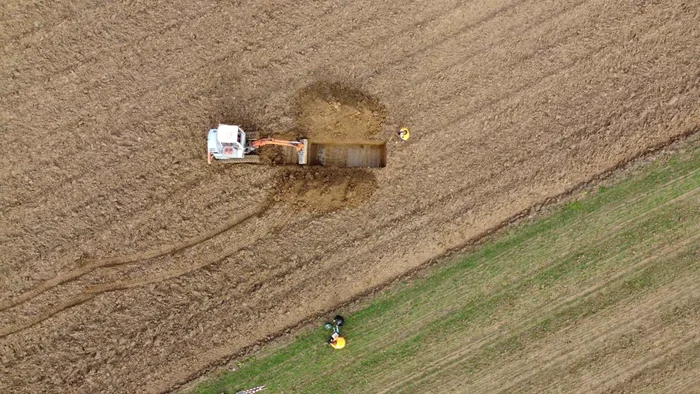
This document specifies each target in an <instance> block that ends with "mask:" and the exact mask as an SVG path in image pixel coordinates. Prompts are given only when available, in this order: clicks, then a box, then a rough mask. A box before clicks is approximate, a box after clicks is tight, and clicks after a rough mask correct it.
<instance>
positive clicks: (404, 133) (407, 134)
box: [399, 127, 411, 141]
mask: <svg viewBox="0 0 700 394" xmlns="http://www.w3.org/2000/svg"><path fill="white" fill-rule="evenodd" d="M399 138H401V139H402V140H404V141H408V139H409V138H411V130H409V129H408V127H402V128H401V130H399Z"/></svg>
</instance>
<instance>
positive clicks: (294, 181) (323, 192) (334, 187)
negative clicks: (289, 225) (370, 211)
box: [272, 167, 378, 212]
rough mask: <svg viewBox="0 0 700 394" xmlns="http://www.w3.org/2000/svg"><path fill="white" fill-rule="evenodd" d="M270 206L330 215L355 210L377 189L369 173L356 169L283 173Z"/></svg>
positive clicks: (305, 170) (306, 170) (290, 171)
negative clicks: (295, 208) (286, 206)
mask: <svg viewBox="0 0 700 394" xmlns="http://www.w3.org/2000/svg"><path fill="white" fill-rule="evenodd" d="M279 179H280V180H279V182H278V184H277V193H276V194H275V195H273V196H272V202H281V201H284V202H286V203H288V204H292V205H294V206H295V207H298V208H303V209H310V210H313V211H321V212H329V211H335V210H339V209H343V208H347V207H354V206H358V205H360V204H362V203H364V202H366V201H367V200H369V198H370V197H371V196H372V194H373V193H374V191H375V190H376V189H377V187H378V184H377V179H376V177H375V176H374V174H373V173H372V172H371V171H368V170H365V169H357V168H325V167H310V168H299V169H293V170H292V169H290V170H286V171H285V172H284V173H283V174H282V176H280V177H279Z"/></svg>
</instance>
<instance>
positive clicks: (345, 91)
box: [296, 82, 387, 140]
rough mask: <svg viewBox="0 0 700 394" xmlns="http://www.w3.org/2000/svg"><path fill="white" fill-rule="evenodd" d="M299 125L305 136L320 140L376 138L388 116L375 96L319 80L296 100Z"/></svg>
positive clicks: (303, 91)
mask: <svg viewBox="0 0 700 394" xmlns="http://www.w3.org/2000/svg"><path fill="white" fill-rule="evenodd" d="M296 105H297V111H298V112H297V124H298V125H299V128H300V131H301V132H302V133H303V134H304V136H306V137H308V138H310V139H320V140H352V139H367V138H370V137H374V136H376V135H377V134H379V133H380V132H381V131H382V127H383V125H384V122H385V120H386V118H387V111H386V109H385V108H384V106H383V105H382V104H381V103H380V102H379V100H377V99H376V98H374V97H371V96H369V95H367V94H364V93H362V92H361V91H359V90H356V89H353V88H350V87H348V86H345V85H343V84H339V83H328V82H318V83H315V84H312V85H310V86H309V87H307V88H306V89H303V90H302V91H301V92H300V93H299V95H298V96H297V99H296Z"/></svg>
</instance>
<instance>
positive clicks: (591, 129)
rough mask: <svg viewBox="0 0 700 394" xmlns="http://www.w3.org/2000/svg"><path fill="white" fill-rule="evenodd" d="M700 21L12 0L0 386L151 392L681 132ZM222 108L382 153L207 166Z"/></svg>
mask: <svg viewBox="0 0 700 394" xmlns="http://www.w3.org/2000/svg"><path fill="white" fill-rule="evenodd" d="M699 40H700V4H698V3H697V2H692V1H682V0H670V1H664V2H653V1H625V2H607V1H603V0H583V1H582V0H566V1H562V0H546V1H535V0H530V1H527V0H511V1H506V0H473V1H467V2H463V1H456V0H439V1H431V2H401V3H396V2H375V1H368V0H359V1H354V2H345V3H340V2H337V1H333V0H327V1H323V0H322V1H316V2H306V1H305V2H287V3H272V2H252V3H251V2H220V1H213V0H202V1H181V0H175V1H167V2H166V1H159V0H147V1H139V2H101V1H99V2H98V1H92V0H76V1H71V2H66V1H57V2H50V3H43V2H26V1H21V0H7V1H4V2H3V3H2V4H1V5H0V45H2V47H3V50H2V56H1V57H0V81H1V82H2V83H0V391H2V392H9V393H36V392H45V393H54V392H55V393H59V392H61V393H63V392H71V393H97V392H105V393H134V392H145V393H157V392H163V391H167V390H169V389H170V388H172V387H174V386H176V385H178V384H180V383H183V382H186V381H188V380H189V379H191V378H192V377H194V376H197V374H198V372H199V371H201V370H203V369H206V368H207V367H208V366H210V365H212V364H213V363H216V362H218V361H220V360H222V359H226V358H227V357H230V356H232V355H235V354H237V353H238V352H240V350H241V349H244V348H246V347H248V346H251V345H253V344H255V343H262V342H264V341H265V340H266V339H267V338H270V337H271V336H274V335H277V334H279V333H280V332H284V331H285V329H286V327H290V326H294V325H295V324H296V323H297V322H299V321H302V320H305V319H309V318H313V317H314V316H317V315H319V314H321V313H324V312H327V311H332V310H333V308H334V306H335V305H338V304H339V303H342V302H345V301H347V300H349V299H353V298H354V297H356V296H357V295H359V294H362V293H363V292H365V291H367V290H368V289H371V288H373V287H375V286H377V285H380V284H382V283H385V282H387V281H390V280H391V279H392V278H394V277H396V276H399V275H401V274H402V273H405V272H407V271H409V270H411V269H413V268H415V267H417V266H420V265H421V264H423V263H425V262H426V261H428V260H430V259H432V258H434V257H435V256H438V255H441V254H442V253H444V252H445V251H447V250H450V249H451V248H453V247H455V246H457V245H460V244H462V243H463V242H464V241H465V240H468V239H470V238H473V237H477V236H478V235H479V234H481V233H483V232H485V231H487V230H488V229H490V228H492V227H494V226H496V225H497V224H498V223H501V222H502V221H503V220H506V219H507V218H509V217H511V216H513V215H515V214H516V213H518V212H520V211H522V210H523V209H525V208H527V207H530V206H533V205H536V204H539V203H541V202H542V201H544V200H546V199H547V198H548V197H549V196H553V195H557V194H560V193H562V192H564V191H566V190H568V189H570V188H572V187H574V186H575V185H577V184H580V183H582V182H586V181H587V180H590V179H592V178H594V177H595V176H596V174H598V173H601V172H604V171H606V170H607V169H610V168H612V167H615V166H616V165H618V164H620V163H622V162H625V161H627V160H629V159H631V158H633V157H635V156H637V155H639V154H641V153H643V152H645V151H647V150H649V149H651V148H653V147H655V146H659V145H663V144H665V143H667V142H668V141H670V140H672V139H674V138H676V137H678V136H679V135H683V134H684V133H687V132H689V130H692V129H693V128H695V127H698V125H699V124H700V108H699V107H698V105H697V103H698V102H700V73H699V72H698V66H697V64H698V62H697V60H698V59H699V58H700V45H698V42H699ZM219 122H231V123H236V124H241V125H244V127H249V128H251V129H258V130H261V131H262V132H263V134H265V133H267V134H268V135H272V134H274V135H284V133H288V134H290V135H299V134H301V133H302V132H304V133H308V134H309V135H316V136H320V135H328V136H332V137H333V138H348V139H351V138H369V137H371V138H377V139H383V140H387V141H389V145H388V150H389V153H388V158H387V167H386V168H382V169H372V170H353V171H337V172H328V171H327V170H325V169H289V168H286V167H282V166H275V165H265V166H253V165H240V166H233V165H212V166H208V165H207V163H206V144H205V139H206V132H207V130H208V129H209V128H210V127H212V126H215V125H216V124H217V123H219ZM401 125H407V126H409V127H410V128H411V131H412V135H413V136H412V138H411V140H409V142H406V143H400V142H399V141H398V140H397V139H396V138H394V137H393V136H394V133H395V131H396V130H397V129H398V127H399V126H401ZM314 133H316V134H314ZM269 162H270V163H271V164H272V163H273V162H274V160H273V159H270V160H269ZM673 338H676V337H675V336H674V337H672V338H671V337H669V340H675V339H673ZM677 340H678V341H681V340H683V338H682V337H681V336H678V337H677ZM583 346H585V344H584V345H583ZM669 346H672V345H669ZM630 354H632V355H634V354H636V353H633V352H632V353H630ZM611 373H613V372H611ZM612 378H614V377H613V376H610V377H606V378H605V379H612ZM601 379H602V378H601ZM634 384H635V385H637V386H639V385H641V386H643V385H644V383H643V381H638V382H635V383H634ZM591 387H593V386H591ZM620 390H624V387H621V388H620Z"/></svg>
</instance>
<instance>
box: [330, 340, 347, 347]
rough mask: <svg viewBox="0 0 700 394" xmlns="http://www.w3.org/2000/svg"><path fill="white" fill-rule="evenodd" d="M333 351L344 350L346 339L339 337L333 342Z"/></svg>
mask: <svg viewBox="0 0 700 394" xmlns="http://www.w3.org/2000/svg"><path fill="white" fill-rule="evenodd" d="M331 346H332V347H333V349H342V348H344V347H345V338H343V337H338V338H336V339H335V340H334V341H333V342H331Z"/></svg>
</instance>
